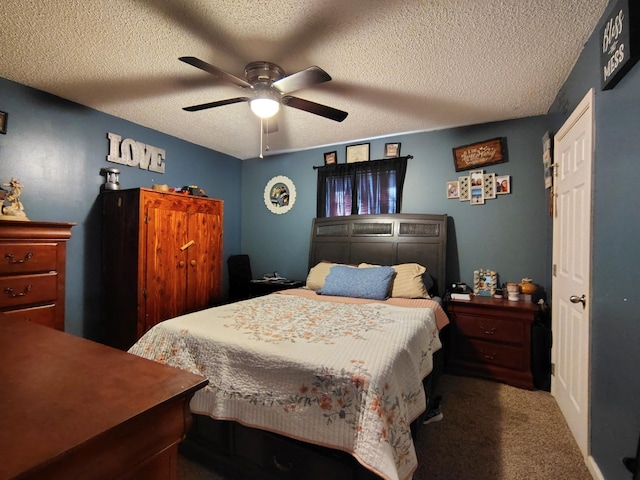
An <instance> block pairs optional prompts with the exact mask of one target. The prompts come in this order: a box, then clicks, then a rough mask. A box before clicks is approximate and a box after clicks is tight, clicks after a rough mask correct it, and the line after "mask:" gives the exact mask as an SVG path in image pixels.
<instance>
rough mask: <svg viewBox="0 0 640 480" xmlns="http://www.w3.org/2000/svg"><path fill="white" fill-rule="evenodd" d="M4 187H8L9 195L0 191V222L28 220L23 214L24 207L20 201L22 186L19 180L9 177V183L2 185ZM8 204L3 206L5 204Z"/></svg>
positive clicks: (4, 191)
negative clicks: (0, 201)
mask: <svg viewBox="0 0 640 480" xmlns="http://www.w3.org/2000/svg"><path fill="white" fill-rule="evenodd" d="M2 185H3V186H4V187H10V190H9V193H7V192H6V190H4V189H2V191H0V200H2V214H1V215H0V220H29V219H28V218H27V214H26V213H24V206H23V205H22V202H21V201H20V194H21V193H22V184H21V183H20V180H18V179H17V178H15V177H11V181H10V182H7V183H3V184H2ZM6 202H8V203H9V204H8V205H6V206H5V203H6Z"/></svg>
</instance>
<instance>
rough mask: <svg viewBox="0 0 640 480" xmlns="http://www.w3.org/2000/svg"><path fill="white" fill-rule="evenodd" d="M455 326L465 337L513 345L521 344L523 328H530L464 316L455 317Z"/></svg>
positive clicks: (516, 323) (504, 321)
mask: <svg viewBox="0 0 640 480" xmlns="http://www.w3.org/2000/svg"><path fill="white" fill-rule="evenodd" d="M455 325H456V328H457V329H458V331H459V332H460V334H462V335H464V336H466V337H472V338H479V339H486V340H489V341H492V342H494V341H495V342H508V343H514V344H522V343H523V342H524V341H525V339H526V331H525V328H530V327H529V326H528V325H525V324H523V323H522V322H511V321H508V320H498V319H496V318H491V317H488V316H487V317H481V316H476V315H464V314H457V315H456V316H455Z"/></svg>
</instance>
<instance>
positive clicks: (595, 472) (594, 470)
mask: <svg viewBox="0 0 640 480" xmlns="http://www.w3.org/2000/svg"><path fill="white" fill-rule="evenodd" d="M587 468H588V469H589V473H591V476H592V477H593V478H594V480H604V477H603V476H602V472H601V471H600V468H599V467H598V464H597V463H596V461H595V459H594V458H593V457H592V456H591V455H589V456H588V457H587Z"/></svg>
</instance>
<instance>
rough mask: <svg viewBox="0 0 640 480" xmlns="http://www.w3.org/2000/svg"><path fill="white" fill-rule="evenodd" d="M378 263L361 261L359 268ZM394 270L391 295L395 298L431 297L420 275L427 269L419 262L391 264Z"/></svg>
mask: <svg viewBox="0 0 640 480" xmlns="http://www.w3.org/2000/svg"><path fill="white" fill-rule="evenodd" d="M377 266H378V265H370V264H368V263H361V264H360V265H358V267H359V268H367V267H377ZM391 268H393V269H394V270H395V271H396V276H395V278H394V279H393V285H392V287H391V296H392V297H395V298H431V297H430V296H429V292H427V288H426V287H425V286H424V282H423V281H422V275H423V274H424V273H425V272H426V271H427V269H426V268H425V267H423V266H422V265H420V264H419V263H403V264H400V265H391Z"/></svg>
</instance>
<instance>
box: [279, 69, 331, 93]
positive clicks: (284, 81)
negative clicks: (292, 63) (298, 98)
mask: <svg viewBox="0 0 640 480" xmlns="http://www.w3.org/2000/svg"><path fill="white" fill-rule="evenodd" d="M329 80H331V75H329V74H328V73H327V72H325V71H324V70H323V69H321V68H320V67H316V66H313V67H309V68H305V69H304V70H300V71H299V72H296V73H292V74H291V75H287V76H286V77H284V78H281V79H280V80H276V81H275V82H273V86H274V87H276V88H277V89H278V90H279V91H280V92H281V93H291V92H295V91H296V90H301V89H303V88H306V87H310V86H312V85H317V84H318V83H323V82H328V81H329Z"/></svg>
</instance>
